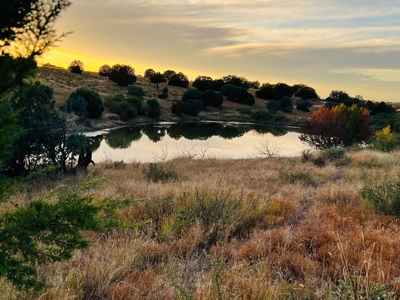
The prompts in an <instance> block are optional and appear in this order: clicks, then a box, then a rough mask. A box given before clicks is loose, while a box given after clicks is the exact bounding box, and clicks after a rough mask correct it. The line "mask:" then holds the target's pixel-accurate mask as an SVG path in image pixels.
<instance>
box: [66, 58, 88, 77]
mask: <svg viewBox="0 0 400 300" xmlns="http://www.w3.org/2000/svg"><path fill="white" fill-rule="evenodd" d="M84 70H85V68H84V67H83V62H81V61H80V60H74V61H73V62H72V63H71V64H70V65H69V67H68V71H70V72H71V73H76V74H81V73H82V72H83V71H84Z"/></svg>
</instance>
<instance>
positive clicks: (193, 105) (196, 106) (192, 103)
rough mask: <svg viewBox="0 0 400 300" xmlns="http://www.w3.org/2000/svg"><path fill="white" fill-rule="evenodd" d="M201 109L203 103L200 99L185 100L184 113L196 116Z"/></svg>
mask: <svg viewBox="0 0 400 300" xmlns="http://www.w3.org/2000/svg"><path fill="white" fill-rule="evenodd" d="M202 110H203V103H202V102H201V101H200V100H196V99H189V100H188V101H186V102H185V106H184V113H185V114H187V115H191V116H197V115H198V114H199V113H200V112H201V111H202Z"/></svg>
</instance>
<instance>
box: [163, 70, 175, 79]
mask: <svg viewBox="0 0 400 300" xmlns="http://www.w3.org/2000/svg"><path fill="white" fill-rule="evenodd" d="M174 74H176V72H175V71H174V70H166V71H164V73H163V75H164V76H165V78H167V79H168V80H169V79H170V78H171V76H172V75H174Z"/></svg>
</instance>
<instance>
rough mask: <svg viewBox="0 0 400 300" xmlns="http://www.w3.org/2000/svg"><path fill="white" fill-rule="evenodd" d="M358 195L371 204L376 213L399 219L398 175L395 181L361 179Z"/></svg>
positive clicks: (399, 194) (399, 190)
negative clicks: (362, 183)
mask: <svg viewBox="0 0 400 300" xmlns="http://www.w3.org/2000/svg"><path fill="white" fill-rule="evenodd" d="M362 179H363V181H364V187H363V188H362V190H361V192H360V195H361V197H363V198H364V199H366V200H367V201H368V202H369V203H371V204H372V206H373V208H374V209H375V211H376V212H379V213H383V214H385V215H393V216H396V217H400V173H399V174H398V177H397V180H389V179H388V178H386V177H385V178H383V179H382V178H379V179H378V176H376V177H375V178H374V179H369V178H367V177H366V176H364V177H363V178H362Z"/></svg>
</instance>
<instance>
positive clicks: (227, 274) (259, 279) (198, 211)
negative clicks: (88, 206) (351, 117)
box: [0, 150, 400, 300]
mask: <svg viewBox="0 0 400 300" xmlns="http://www.w3.org/2000/svg"><path fill="white" fill-rule="evenodd" d="M313 155H314V156H319V155H322V154H321V153H314V154H313ZM143 168H145V169H146V170H149V164H138V163H131V164H127V163H118V164H116V163H112V162H103V163H100V164H97V165H96V167H91V172H94V173H95V174H96V175H97V176H101V177H104V178H106V179H107V180H104V181H103V182H102V184H101V185H100V186H99V187H96V188H93V190H91V194H92V195H93V196H94V198H95V200H96V201H98V200H100V199H101V198H104V197H116V198H119V199H124V198H131V199H141V200H138V201H137V202H135V203H134V204H133V205H132V206H131V207H129V208H126V209H123V210H121V211H120V216H119V217H120V218H121V220H123V221H124V222H127V224H132V223H133V224H140V223H142V224H141V225H140V226H134V227H126V228H125V229H123V230H120V231H115V232H111V233H109V234H94V233H91V232H87V233H86V234H87V236H88V237H89V238H90V239H92V241H93V243H92V246H91V247H90V248H88V249H87V250H85V251H77V252H76V254H75V256H74V257H73V258H72V259H71V260H69V261H65V262H61V263H55V264H51V265H47V266H38V267H37V271H38V274H39V277H40V279H42V280H44V281H45V282H46V283H47V284H48V287H47V288H46V289H45V290H44V291H42V292H41V293H40V294H38V295H30V294H21V293H18V292H17V291H16V290H15V289H14V288H13V287H12V286H11V285H9V284H8V283H6V282H4V281H0V290H1V291H2V293H1V294H0V299H4V300H5V299H41V300H50V299H53V300H55V299H57V300H59V299H65V300H66V299H93V300H94V299H114V300H119V299H121V300H123V299H398V298H399V297H400V281H399V279H400V255H399V252H400V223H399V220H398V219H396V218H395V217H393V216H386V215H382V214H379V213H376V212H374V211H373V209H372V207H371V205H369V204H368V202H367V201H366V200H365V199H363V198H362V197H361V196H360V193H359V192H360V189H361V188H362V187H363V185H364V183H363V181H362V179H361V177H362V176H365V177H366V178H369V179H371V180H372V179H377V180H382V178H383V177H385V176H386V177H387V178H397V177H396V176H397V174H398V173H399V171H400V153H399V152H394V153H390V154H386V153H381V152H377V151H372V150H349V151H348V152H347V153H346V155H345V156H344V157H342V158H339V159H327V158H326V164H325V165H324V166H323V167H317V166H316V165H315V164H313V163H312V162H310V161H306V160H304V159H302V158H301V157H294V158H285V157H280V158H264V159H261V158H259V159H243V160H223V159H215V158H211V157H210V158H207V159H197V160H195V159H188V158H178V159H174V160H171V161H166V162H164V163H158V164H157V168H158V169H157V170H158V171H160V172H161V170H164V171H165V170H167V171H170V173H169V174H173V175H174V176H170V177H169V178H168V176H164V178H160V179H164V180H159V181H156V182H154V181H151V180H148V179H149V178H155V177H151V176H146V174H149V173H148V172H147V173H146V172H143ZM84 176H85V175H84V174H80V175H76V176H70V177H66V178H62V179H60V180H58V181H52V180H47V179H36V180H34V181H32V182H31V183H30V184H29V185H27V186H26V187H25V188H21V190H20V191H18V193H17V194H15V195H14V196H13V201H14V202H15V203H18V204H20V205H24V203H26V202H27V201H30V200H31V199H33V198H35V197H38V196H40V195H41V194H43V193H45V192H49V191H50V190H51V189H52V188H54V187H55V186H57V185H60V184H66V185H69V186H76V185H77V184H79V182H81V181H82V180H83V177H84ZM51 200H52V197H50V199H49V201H51ZM8 208H11V207H8ZM2 209H5V207H4V206H2ZM148 220H151V222H150V223H143V222H146V221H148ZM370 295H372V296H374V295H375V296H377V295H380V296H381V298H378V297H375V298H373V297H372V296H371V298H369V297H370ZM383 296H386V298H383Z"/></svg>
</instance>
